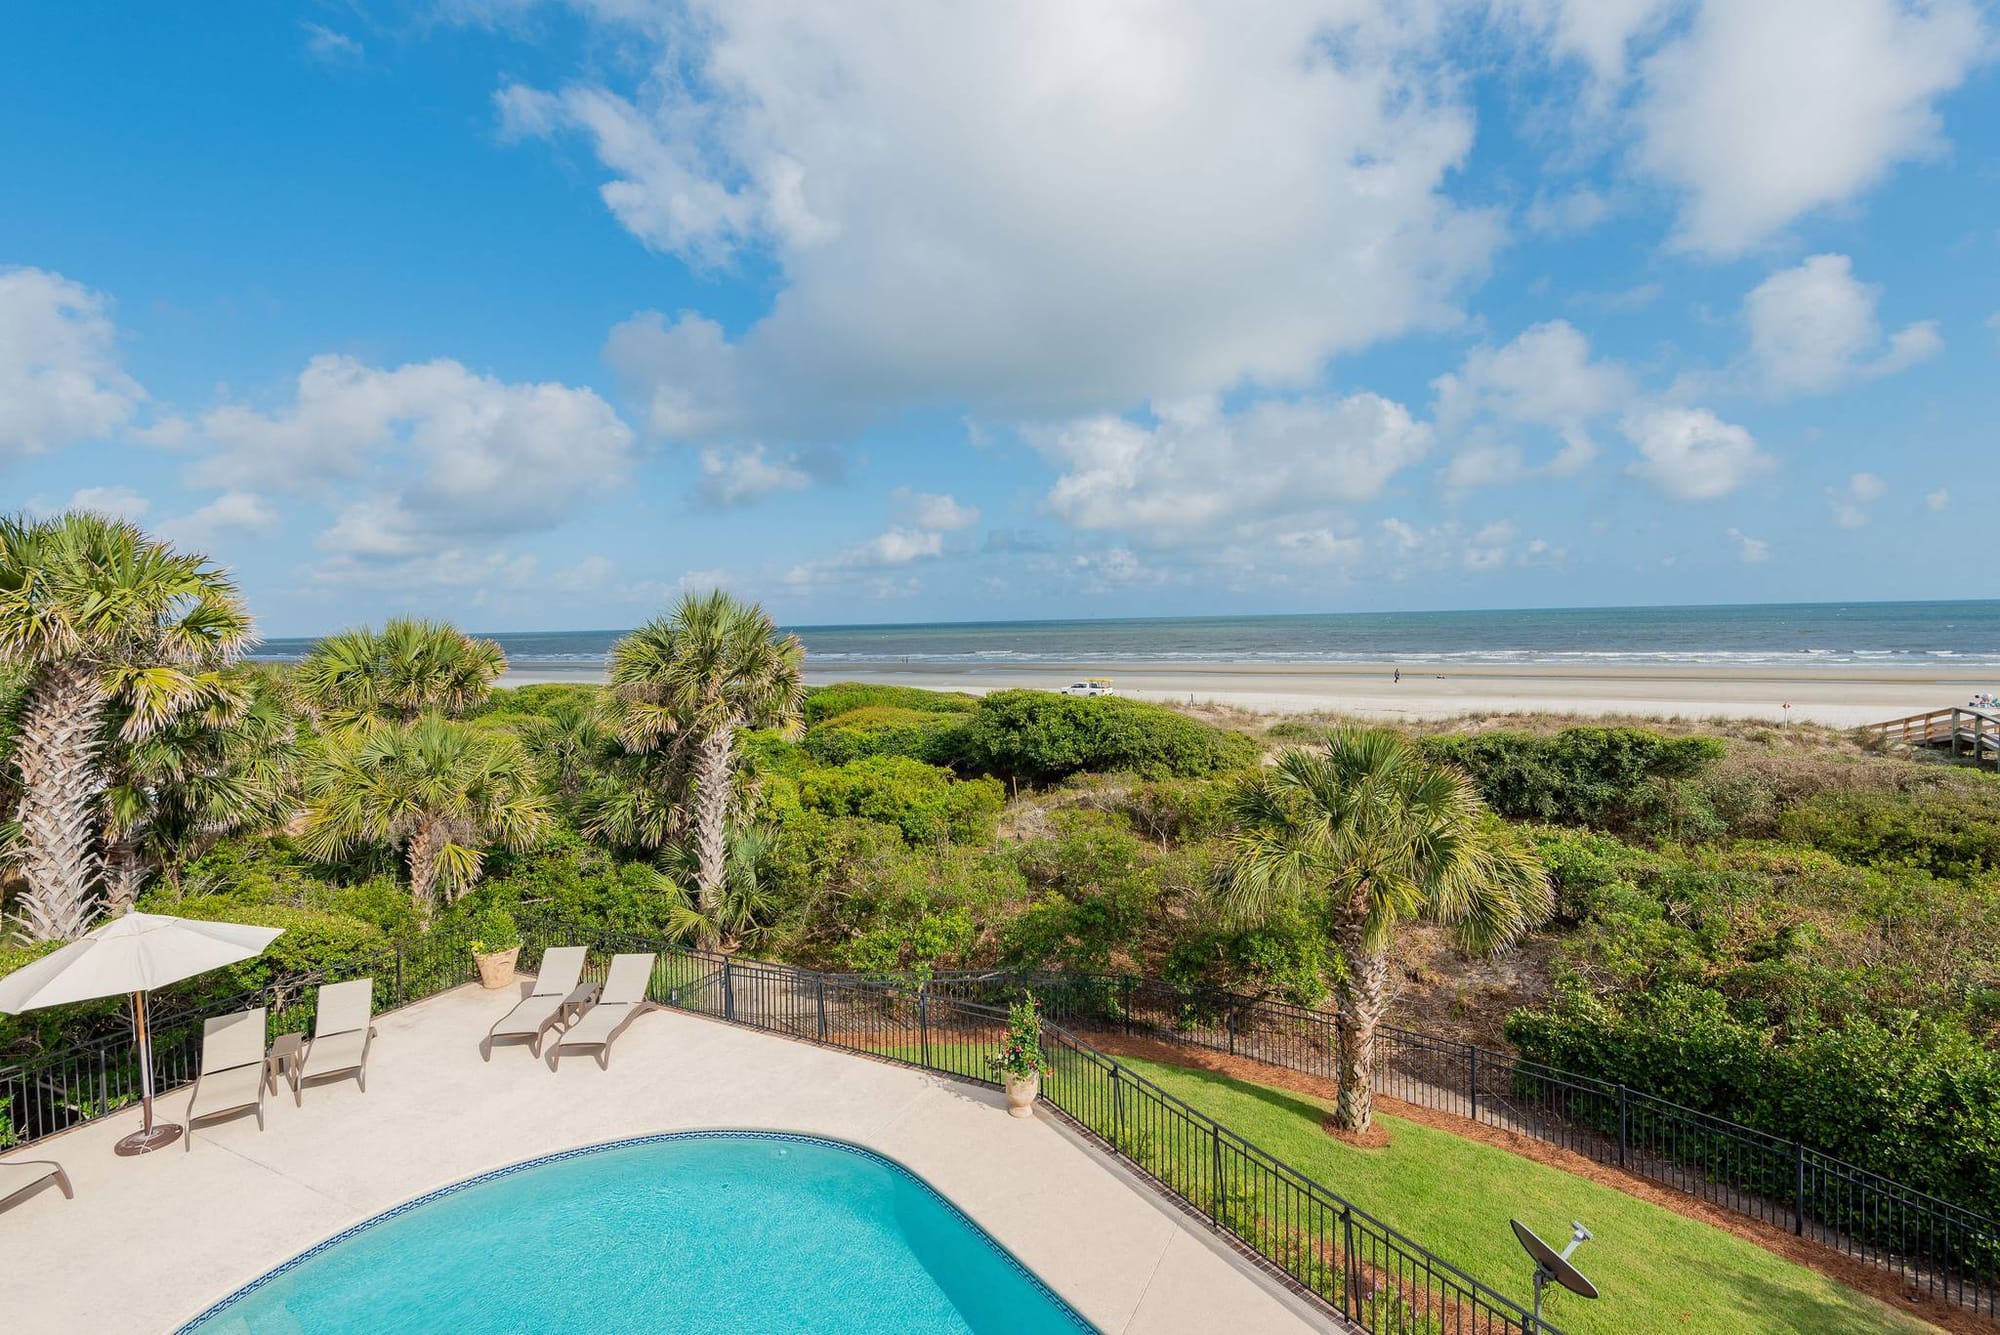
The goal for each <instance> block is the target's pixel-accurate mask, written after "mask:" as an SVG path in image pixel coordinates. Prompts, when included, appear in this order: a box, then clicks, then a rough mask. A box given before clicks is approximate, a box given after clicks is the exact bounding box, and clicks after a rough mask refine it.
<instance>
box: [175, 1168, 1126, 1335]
mask: <svg viewBox="0 0 2000 1335" xmlns="http://www.w3.org/2000/svg"><path fill="white" fill-rule="evenodd" d="M446 1327H449V1328H450V1329H452V1330H454V1331H461V1332H493V1333H494V1335H499V1333H500V1332H513V1331H536V1332H567V1331H577V1332H582V1331H590V1332H593V1333H596V1332H614V1331H627V1330H661V1331H685V1332H718V1333H719V1332H724V1331H728V1332H732V1335H733V1333H734V1332H742V1331H894V1332H897V1333H898V1335H918V1333H919V1332H921V1333H923V1335H929V1333H930V1332H964V1331H974V1332H983V1331H1001V1330H1005V1331H1009V1332H1015V1331H1019V1332H1037V1333H1039V1332H1050V1333H1051V1335H1053V1333H1054V1332H1064V1333H1065V1335H1068V1333H1070V1332H1076V1331H1088V1330H1091V1329H1092V1327H1091V1326H1090V1325H1089V1324H1088V1323H1086V1322H1085V1321H1084V1320H1083V1319H1082V1318H1081V1317H1079V1316H1077V1315H1076V1313H1075V1312H1074V1311H1072V1310H1071V1309H1070V1308H1069V1306H1068V1305H1067V1304H1065V1303H1064V1302H1063V1301H1062V1300H1061V1299H1060V1298H1058V1297H1056V1296H1055V1294H1054V1293H1052V1292H1051V1291H1050V1290H1049V1289H1048V1288H1047V1287H1046V1286H1044V1285H1043V1284H1042V1282H1041V1281H1040V1280H1038V1279H1037V1278H1035V1276H1034V1274H1033V1273H1032V1272H1030V1271H1029V1270H1027V1269H1026V1268H1025V1267H1024V1266H1022V1265H1021V1264H1020V1262H1018V1261H1016V1260H1015V1259H1014V1258H1013V1257H1012V1256H1011V1255H1009V1254H1008V1253H1007V1252H1006V1251H1005V1250H1003V1249H1002V1248H1001V1247H1000V1245H999V1244H998V1243H996V1242H995V1241H994V1240H993V1239H992V1238H991V1237H989V1236H987V1234H986V1233H985V1232H984V1231H983V1230H981V1229H980V1228H979V1227H978V1226H977V1225H976V1224H974V1223H973V1222H972V1221H971V1220H970V1219H967V1218H966V1217H965V1215H964V1214H962V1213H961V1212H960V1211H959V1210H958V1208H957V1207H956V1206H954V1205H953V1204H951V1202H949V1201H947V1200H946V1199H945V1198H944V1197H942V1196H940V1195H938V1194H937V1192H936V1191H935V1190H933V1189H932V1188H931V1187H930V1185H929V1184H928V1183H926V1182H925V1181H924V1180H923V1179H922V1178H920V1177H917V1176H916V1175H915V1174H914V1173H911V1172H910V1171H909V1170H908V1169H906V1168H904V1167H902V1166H901V1165H900V1164H897V1163H894V1162H892V1161H891V1160H888V1159H885V1158H883V1157H882V1156H880V1155H878V1154H874V1153H872V1152H870V1151H868V1150H864V1149H860V1148H858V1147H856V1146H853V1145H848V1144H844V1143H842V1142H840V1141H832V1140H821V1139H818V1138H816V1137H811V1136H794V1135H778V1134H771V1133H764V1132H744V1131H703V1132H683V1133H675V1134H671V1135H661V1136H648V1137H644V1138H642V1139H639V1140H628V1141H620V1142H617V1143H615V1144H611V1145H600V1146H595V1147H593V1148H590V1149H584V1150H571V1151H568V1152H566V1153H564V1154H559V1155H553V1156H551V1157H549V1158H546V1159H537V1160H534V1161H531V1162H529V1163H525V1164H517V1165H515V1166H513V1167H511V1168H503V1169H500V1170H499V1171H497V1172H493V1173H488V1174H485V1175H484V1176H482V1177H478V1178H474V1179H473V1180H472V1181H470V1182H463V1183H460V1184H458V1185H457V1186H453V1187H447V1188H445V1189H444V1190H442V1191H437V1192H433V1193H431V1194H430V1195H429V1196H424V1197H420V1198H419V1199H417V1200H414V1201H411V1202H410V1203H408V1204H407V1205H401V1206H398V1207H397V1208H396V1209H394V1210H391V1211H389V1212H388V1213H387V1214H384V1215H379V1216H377V1217H376V1218H374V1219H371V1220H369V1221H368V1222H367V1223H364V1224H360V1225H358V1226H356V1227H355V1228H352V1229H349V1230H348V1231H347V1232H345V1233H342V1234H340V1235H339V1236H337V1237H335V1238H331V1239H329V1240H328V1241H326V1242H324V1243H322V1244H320V1245H319V1246H318V1247H315V1248H313V1249H312V1250H311V1251H309V1252H306V1253H305V1254H304V1255H302V1256H299V1257H296V1258H294V1259H293V1260H291V1261H288V1262H286V1263H285V1264H284V1265H282V1266H280V1267H279V1268H278V1269H277V1270H274V1271H272V1272H271V1273H270V1274H268V1275H266V1276H264V1277H263V1278H262V1279H260V1280H258V1281H257V1282H256V1283H254V1284H252V1285H250V1286H249V1287H248V1288H246V1289H244V1290H242V1291H240V1292H238V1293H236V1294H233V1295H231V1296H230V1297H229V1298H227V1299H225V1300H224V1301H222V1302H221V1303H218V1304H217V1305H216V1306H214V1307H212V1308H210V1309H209V1310H208V1311H206V1312H204V1313H202V1314H201V1315H200V1316H199V1317H197V1318H195V1320H194V1321H192V1322H191V1323H189V1324H188V1325H187V1326H184V1327H182V1330H183V1332H200V1335H262V1333H263V1332H267V1331H270V1332H276V1331H284V1332H288V1333H296V1335H350V1333H351V1332H362V1331H367V1332H415V1331H434V1330H439V1329H443V1328H446Z"/></svg>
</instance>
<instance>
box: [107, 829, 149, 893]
mask: <svg viewBox="0 0 2000 1335" xmlns="http://www.w3.org/2000/svg"><path fill="white" fill-rule="evenodd" d="M145 887H146V859H145V856H144V853H143V850H142V849H141V846H140V842H139V838H138V832H137V831H136V830H135V831H133V832H132V835H131V837H129V838H123V839H113V840H110V841H108V844H107V846H106V848H105V850H104V909H105V911H106V912H107V913H114V914H115V913H123V912H124V911H125V910H126V909H129V908H131V907H132V905H133V903H134V902H135V901H137V900H138V898H139V892H140V891H141V890H143V889H145Z"/></svg>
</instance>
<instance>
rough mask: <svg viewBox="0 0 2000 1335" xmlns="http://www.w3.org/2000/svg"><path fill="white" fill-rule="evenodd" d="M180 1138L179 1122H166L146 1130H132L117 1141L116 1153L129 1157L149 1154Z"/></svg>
mask: <svg viewBox="0 0 2000 1335" xmlns="http://www.w3.org/2000/svg"><path fill="white" fill-rule="evenodd" d="M180 1138H181V1128H180V1125H179V1123H176V1122H167V1123H164V1124H162V1125H160V1126H156V1127H153V1128H151V1129H149V1130H146V1131H134V1132H133V1133H132V1134H131V1135H129V1136H127V1137H125V1139H123V1140H121V1141H119V1142H118V1145H117V1150H118V1153H120V1154H121V1155H124V1156H125V1157H126V1158H128V1159H129V1158H130V1157H132V1156H133V1155H135V1154H151V1153H152V1152H153V1151H154V1150H163V1149H165V1148H166V1147H167V1146H169V1145H171V1144H173V1143H174V1142H175V1141H177V1140H179V1139H180Z"/></svg>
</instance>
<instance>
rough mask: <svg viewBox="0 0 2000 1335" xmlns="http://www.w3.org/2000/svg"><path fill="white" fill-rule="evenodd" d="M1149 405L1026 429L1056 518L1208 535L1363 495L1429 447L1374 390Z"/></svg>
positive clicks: (1155, 534) (1370, 495) (1168, 536)
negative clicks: (1047, 480) (1052, 473)
mask: <svg viewBox="0 0 2000 1335" xmlns="http://www.w3.org/2000/svg"><path fill="white" fill-rule="evenodd" d="M1154 411H1155V414H1156V416H1157V419H1158V420H1157V422H1156V424H1155V425H1153V426H1150V427H1148V426H1142V425H1140V424H1138V423H1136V422H1132V421H1130V420H1128V419H1126V418H1122V417H1110V416H1102V417H1089V418H1082V419H1078V420H1076V421H1072V422H1068V423H1066V424H1063V425H1061V426H1058V427H1053V428H1048V429H1044V430H1039V431H1035V432H1032V433H1031V434H1030V437H1029V439H1030V442H1031V443H1032V444H1033V445H1034V446H1035V448H1036V449H1038V450H1039V451H1040V452H1041V453H1042V455H1043V456H1044V457H1045V458H1047V459H1049V460H1050V461H1051V462H1053V463H1054V464H1056V465H1057V466H1058V467H1059V468H1060V469H1061V470H1062V473H1061V476H1059V477H1058V478H1057V479H1056V482H1055V485H1054V486H1053V487H1052V488H1051V489H1050V491H1049V494H1048V497H1047V502H1046V503H1047V505H1048V508H1049V509H1050V510H1051V511H1052V512H1053V513H1054V514H1055V515H1056V516H1057V517H1058V518H1060V519H1062V520H1063V521H1064V522H1065V523H1068V524H1070V525H1072V526H1073V527H1076V528H1085V529H1122V530H1127V531H1131V532H1134V533H1139V534H1144V535H1147V536H1149V537H1151V538H1154V539H1159V540H1174V539H1179V538H1185V537H1188V536H1191V535H1195V534H1203V533H1211V532H1212V530H1213V528H1214V527H1215V526H1217V525H1226V524H1234V523H1240V522H1243V521H1246V520H1252V519H1259V518H1267V517H1272V516H1279V515H1287V514H1302V513H1306V512H1310V511H1313V510H1317V509H1323V508H1325V507H1326V506H1329V505H1342V504H1350V503H1354V502H1359V501H1367V500H1372V499H1374V498H1375V497H1376V496H1378V495H1380V494H1381V492H1382V489H1383V488H1384V487H1385V486H1387V485H1388V483H1389V481H1390V479H1391V478H1393V477H1394V476H1395V475H1396V474H1397V473H1398V472H1399V471H1401V470H1402V469H1404V468H1406V467H1408V466H1409V465H1411V464H1413V463H1415V462H1417V461H1418V460H1419V459H1421V458H1423V456H1424V453H1425V451H1426V450H1427V449H1428V448H1429V445H1430V430H1429V428H1428V427H1426V426H1425V425H1423V424H1422V423H1419V422H1415V421H1413V420H1411V418H1410V414H1409V412H1408V410H1406V409H1405V408H1404V407H1403V406H1402V405H1401V404H1397V403H1392V402H1390V401H1389V400H1388V399H1384V398H1381V397H1379V396H1377V395H1374V394H1353V395H1349V396H1347V397H1345V398H1307V399H1301V400H1297V401H1282V402H1281V401H1276V400H1265V401H1262V402H1259V403H1255V404H1252V405H1251V406H1249V407H1247V408H1245V409H1244V410H1243V411H1241V412H1238V413H1226V412H1224V411H1223V410H1222V409H1221V407H1220V406H1219V405H1218V404H1217V403H1216V402H1215V401H1214V400H1212V399H1198V400H1192V401H1188V402H1183V403H1178V404H1171V405H1156V406H1155V410H1154Z"/></svg>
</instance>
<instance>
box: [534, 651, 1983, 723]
mask: <svg viewBox="0 0 2000 1335" xmlns="http://www.w3.org/2000/svg"><path fill="white" fill-rule="evenodd" d="M806 666H807V671H806V679H807V680H808V681H809V682H811V683H812V684H814V685H823V684H825V683H827V682H832V681H865V682H879V683H889V684H894V685H899V686H920V687H924V688H926V689H929V690H939V691H972V692H975V693H980V694H983V693H985V692H987V691H999V690H1007V689H1010V688H1013V687H1033V688H1038V689H1042V690H1060V689H1062V688H1063V687H1065V686H1067V685H1069V684H1070V683H1071V682H1073V681H1076V680H1079V679H1080V678H1083V677H1108V678H1110V679H1111V680H1112V681H1113V683H1114V684H1115V686H1116V688H1117V690H1118V692H1119V694H1121V695H1129V696H1134V697H1136V698H1138V699H1142V700H1171V701H1180V702H1186V701H1188V700H1189V699H1192V700H1194V701H1195V702H1196V703H1211V702H1212V703H1215V704H1222V705H1230V706H1233V707H1235V708H1239V709H1249V710H1255V711H1257V712H1259V713H1275V714H1298V713H1308V712H1311V711H1315V710H1326V711H1331V712H1337V713H1344V714H1355V715H1359V716H1362V717H1367V718H1379V719H1398V718H1402V719H1413V720H1416V719H1440V718H1453V717H1457V716H1459V715H1465V714H1494V713H1552V714H1576V715H1583V716H1590V717H1603V716H1607V715H1620V714H1624V715H1635V716H1641V717H1664V718H1684V719H1708V718H1735V719H1746V718H1747V719H1766V720H1769V721H1771V722H1774V723H1782V722H1785V721H1787V720H1796V721H1800V722H1809V723H1823V724H1828V725H1831V726H1833V727H1841V728H1847V727H1854V726H1856V725H1858V724H1863V723H1879V722H1882V721H1884V720H1887V719H1892V718H1900V717H1902V716H1904V715H1906V714H1920V713H1924V712H1926V711H1928V710H1932V709H1941V708H1944V707H1945V706H1948V705H1954V704H1963V703H1965V702H1966V700H1968V699H1969V698H1971V697H1972V696H1973V695H1974V694H1975V693H1977V692H1979V691H1988V690H2000V680H1996V678H2000V673H1996V672H1995V671H1994V670H1993V669H1991V668H1981V669H1959V670H1951V669H1940V668H1936V667H1930V666H1926V667H1924V668H1921V669H1914V670H1913V669H1907V668H1884V669H1870V668H1847V667H1829V668H1792V667H1786V668H1761V669H1758V668H1743V667H1729V668H1721V667H1697V666H1689V667H1568V666H1564V667H1550V666H1536V665H1515V664H1462V665H1461V664H1453V665H1451V666H1448V667H1440V666H1438V665H1435V664H1430V665H1424V664H1404V665H1402V674H1403V676H1402V680H1401V681H1400V682H1398V681H1396V680H1394V672H1395V666H1394V665H1392V664H1388V663H1300V664H1244V663H1153V664H1146V663H1129V662H1127V663H1091V662H1088V661H1078V662H1076V663H1072V664H1067V665H1064V666H1061V667H1052V666H1048V665H1035V666H1022V667H993V666H980V667H966V668H956V667H940V666H938V665H937V664H935V663H928V664H925V663H911V664H901V663H871V664H865V665H863V664H857V663H852V662H847V663H840V664H837V665H834V666H833V667H832V668H828V669H822V668H820V667H818V666H816V665H814V664H813V663H811V662H810V661H808V663H807V665H806ZM603 679H604V675H603V673H602V672H601V671H578V672H573V673H563V672H544V671H528V672H520V673H514V672H510V673H508V674H507V676H506V678H505V679H504V680H503V682H502V684H503V685H507V686H520V685H526V684H528V683H530V682H537V681H602V680H603ZM1787 704H1789V705H1790V706H1791V708H1790V709H1787V708H1785V706H1786V705H1787Z"/></svg>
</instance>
